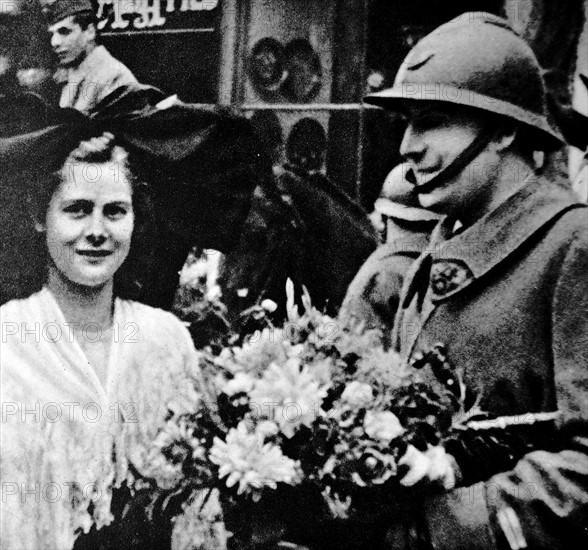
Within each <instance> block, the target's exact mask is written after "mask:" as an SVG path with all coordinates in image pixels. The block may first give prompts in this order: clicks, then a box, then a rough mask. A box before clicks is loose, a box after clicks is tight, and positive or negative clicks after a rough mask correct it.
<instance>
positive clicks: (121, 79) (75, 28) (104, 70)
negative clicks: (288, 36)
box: [43, 0, 137, 114]
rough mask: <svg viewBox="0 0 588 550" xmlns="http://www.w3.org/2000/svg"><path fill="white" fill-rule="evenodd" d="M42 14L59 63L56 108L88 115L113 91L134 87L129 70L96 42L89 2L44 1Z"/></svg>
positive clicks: (56, 76)
mask: <svg viewBox="0 0 588 550" xmlns="http://www.w3.org/2000/svg"><path fill="white" fill-rule="evenodd" d="M43 11H44V13H45V14H46V16H47V20H48V24H49V27H48V30H49V34H50V35H51V47H52V48H53V51H54V52H55V54H56V55H57V58H58V61H59V69H58V71H57V73H56V74H55V80H56V81H57V82H58V84H61V85H63V88H62V91H61V97H60V100H59V106H60V107H73V108H74V109H77V110H78V111H81V112H82V113H85V114H89V113H90V112H91V111H92V110H93V109H94V107H96V105H97V104H98V103H99V102H100V101H101V100H103V99H104V98H105V97H106V96H108V95H109V94H110V93H112V92H113V91H114V90H116V89H117V88H119V87H121V86H127V85H134V84H137V80H136V78H135V77H134V76H133V74H132V73H131V71H130V70H129V69H128V68H127V67H126V66H125V65H123V64H122V63H121V62H120V61H118V60H117V59H115V58H114V57H112V55H110V53H109V52H108V50H107V49H106V48H105V47H104V46H102V45H99V44H98V43H97V42H96V40H97V35H96V16H95V14H94V11H93V10H92V4H91V2H90V0H53V1H49V0H45V1H44V8H43Z"/></svg>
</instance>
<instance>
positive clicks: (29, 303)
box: [0, 290, 44, 322]
mask: <svg viewBox="0 0 588 550" xmlns="http://www.w3.org/2000/svg"><path fill="white" fill-rule="evenodd" d="M43 300H44V290H39V291H38V292H35V293H34V294H31V295H30V296H27V297H26V298H16V299H14V300H10V301H8V302H6V303H4V304H2V305H1V306H0V316H1V317H2V321H3V322H4V321H10V320H11V319H15V320H18V319H21V318H23V317H26V315H27V313H28V312H30V311H32V310H34V309H36V308H37V307H38V305H39V304H40V303H41V302H42V301H43Z"/></svg>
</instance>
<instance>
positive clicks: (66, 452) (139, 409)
mask: <svg viewBox="0 0 588 550" xmlns="http://www.w3.org/2000/svg"><path fill="white" fill-rule="evenodd" d="M23 210H25V211H26V208H24V205H23ZM29 210H30V212H31V215H32V218H33V220H34V227H35V230H36V232H37V234H38V236H39V237H40V238H41V239H42V241H43V242H44V243H45V249H46V264H47V278H46V283H45V286H44V287H43V288H42V289H41V290H39V291H38V292H36V293H35V294H33V295H31V296H29V297H28V298H26V299H23V300H13V301H11V302H8V303H6V304H4V305H3V306H2V307H1V308H0V315H1V321H2V327H3V331H2V337H3V342H2V354H1V371H2V410H3V430H2V433H3V441H2V481H3V488H4V489H3V499H2V548H7V549H8V548H15V549H16V548H19V549H23V548H27V549H28V548H30V549H38V548H59V549H62V548H72V547H73V545H74V542H75V539H76V535H77V534H78V533H79V532H80V531H81V530H83V531H85V532H88V531H89V529H90V528H91V526H92V525H93V524H95V525H96V527H98V528H100V527H101V526H103V525H106V524H108V523H109V522H110V520H111V509H110V502H111V493H112V488H113V487H119V486H121V485H122V484H123V483H125V482H126V484H127V485H129V486H130V487H133V484H134V482H136V481H138V480H140V479H141V478H142V477H143V476H145V477H150V478H153V477H156V478H158V479H159V480H160V481H161V480H163V481H165V476H166V472H165V471H161V472H160V471H156V469H154V467H153V462H152V458H153V455H152V454H151V461H149V462H148V461H147V460H146V456H147V454H148V451H150V450H151V451H152V449H151V447H152V442H153V441H154V439H155V437H156V435H157V433H158V431H159V430H160V428H161V427H162V426H163V424H164V423H165V421H166V415H167V414H168V409H174V408H179V407H182V406H184V404H186V405H189V403H194V399H195V398H196V394H195V388H194V380H195V379H196V378H197V376H198V359H197V355H196V352H195V350H194V347H193V344H192V342H191V340H190V337H189V334H188V332H187V330H186V329H185V327H184V326H183V325H182V324H181V322H180V321H179V320H178V319H176V318H175V317H174V316H173V315H172V314H170V313H167V312H164V311H161V310H157V309H154V308H151V307H148V306H145V305H142V304H139V303H137V302H134V301H131V300H128V299H126V298H128V297H131V296H132V294H133V291H134V290H136V289H137V288H138V286H140V278H139V277H138V276H141V275H143V274H144V273H145V263H144V261H143V260H144V258H145V256H146V251H147V250H148V249H149V248H148V242H145V238H146V227H147V221H148V220H147V214H148V211H149V209H148V200H147V193H146V189H145V188H144V187H143V185H142V184H141V183H140V182H138V181H136V180H135V179H134V178H133V177H132V175H131V173H130V170H129V161H128V155H127V153H126V152H125V150H124V149H122V148H121V147H120V146H118V145H116V141H115V139H114V137H113V136H112V135H111V134H103V135H101V136H99V137H94V138H92V139H90V140H89V141H83V142H81V143H80V144H79V146H78V147H77V148H76V149H75V150H74V151H72V152H71V153H70V154H69V156H68V158H67V159H66V161H65V163H64V164H63V166H62V168H61V169H60V170H59V171H58V172H56V173H53V174H51V176H50V177H49V178H47V181H44V182H43V185H39V186H37V188H36V189H34V190H32V192H31V196H30V201H29ZM31 268H32V269H34V268H35V266H31ZM4 413H5V414H4ZM164 462H165V461H163V460H162V461H161V463H164ZM127 542H130V539H129V541H127ZM120 545H122V546H126V545H127V544H125V543H120Z"/></svg>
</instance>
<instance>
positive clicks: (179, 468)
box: [154, 281, 480, 548]
mask: <svg viewBox="0 0 588 550" xmlns="http://www.w3.org/2000/svg"><path fill="white" fill-rule="evenodd" d="M293 294H294V293H293V285H292V283H291V282H290V281H289V282H288V288H287V295H288V303H287V311H288V322H287V323H286V324H285V325H284V326H283V327H282V328H275V327H273V326H272V325H271V324H270V323H269V322H267V323H265V326H264V323H263V320H264V317H263V311H264V308H263V307H261V306H259V307H258V308H257V309H256V311H255V312H253V313H254V315H255V316H256V318H257V320H258V322H259V325H260V326H263V328H262V329H260V330H258V331H256V332H255V333H253V334H251V335H249V336H247V337H246V338H244V339H233V340H232V342H233V343H235V342H236V343H237V344H238V345H228V346H226V347H224V348H222V349H220V352H219V353H215V350H214V349H213V348H209V349H208V350H205V351H204V352H203V353H202V356H201V366H202V371H201V375H202V376H201V378H199V379H197V380H196V379H195V380H194V381H193V384H194V388H196V390H197V393H198V399H197V401H195V402H194V403H193V404H192V406H188V407H183V408H182V410H181V411H174V410H172V409H170V412H169V421H168V423H167V426H166V428H165V430H164V431H162V432H161V433H160V436H159V437H158V439H157V441H156V442H155V445H154V460H157V459H158V458H157V457H159V460H161V457H164V459H165V461H166V464H165V465H161V464H157V465H154V466H157V467H156V468H154V470H157V471H159V472H162V471H165V472H167V473H166V476H165V479H159V480H158V484H159V485H160V486H163V487H166V488H170V487H173V488H174V493H175V494H176V495H184V498H185V501H186V503H187V504H189V503H190V502H191V501H192V500H193V499H194V498H196V496H195V495H202V491H203V490H204V489H206V490H208V491H210V494H211V495H214V498H217V499H220V501H221V502H222V503H223V506H224V510H225V521H226V520H227V517H231V516H232V517H233V519H232V520H231V521H230V522H229V523H231V525H227V527H228V528H229V530H231V531H232V532H233V537H232V538H231V539H230V540H231V541H232V542H233V547H235V548H248V547H255V540H256V537H257V540H258V541H263V540H266V538H267V537H266V536H265V535H263V534H260V533H256V532H255V527H252V525H253V526H254V525H255V523H256V522H255V519H252V517H251V515H252V514H253V515H255V514H256V513H257V512H256V510H257V511H259V510H263V509H264V506H265V508H266V511H267V512H268V514H270V513H271V515H273V516H274V517H279V515H280V513H279V512H280V510H282V511H284V512H285V513H284V515H283V516H282V517H281V519H282V520H284V521H283V522H278V523H277V524H275V523H276V522H274V525H271V524H268V522H267V521H263V520H261V519H260V520H259V521H258V522H257V524H258V525H261V526H263V525H265V528H266V530H269V531H270V532H271V533H269V534H268V533H266V535H267V536H274V535H275V536H277V537H278V538H279V536H281V535H282V534H283V533H284V532H285V529H286V528H285V524H286V523H290V526H292V524H293V523H296V522H301V521H303V519H302V517H301V516H300V513H298V515H297V514H294V513H293V512H292V508H296V510H300V509H301V508H302V509H303V508H304V507H305V506H309V507H311V508H313V513H312V514H311V515H312V516H314V517H316V516H321V515H322V516H323V517H324V516H329V517H338V518H350V517H351V518H361V517H364V518H367V517H368V516H370V517H373V512H374V506H373V505H371V506H370V502H372V503H373V502H375V501H378V499H374V496H375V495H378V498H379V497H380V496H382V498H385V499H387V500H393V499H394V494H395V490H396V489H397V488H399V487H400V485H399V472H400V471H401V470H402V460H403V459H402V457H406V456H409V457H412V458H411V460H413V462H414V461H416V462H418V460H419V459H422V460H428V461H429V462H430V461H432V460H433V461H435V463H437V464H441V465H443V464H445V462H444V459H445V455H444V453H443V447H441V446H440V445H439V443H440V442H441V441H442V440H443V439H444V438H447V437H449V436H450V435H451V434H452V433H453V432H454V430H455V427H456V426H463V423H464V421H465V420H467V419H469V418H470V417H473V416H474V415H477V414H479V413H480V411H479V409H478V408H477V406H476V399H475V395H474V394H473V393H472V392H468V390H467V389H466V388H465V386H464V384H463V382H462V381H461V379H460V377H459V375H458V373H457V372H456V371H455V369H453V367H452V366H451V365H450V364H449V363H448V362H447V361H446V358H445V357H444V350H443V348H442V347H441V346H438V347H436V348H435V349H433V350H430V351H429V352H427V353H426V354H423V355H422V356H421V357H420V358H419V359H418V360H417V361H416V362H415V364H414V365H406V364H404V363H403V362H402V361H401V360H400V358H399V356H398V355H397V354H396V353H395V352H393V351H389V350H385V349H384V348H383V347H382V344H381V341H382V339H381V334H380V333H379V331H376V330H367V331H366V330H364V327H363V326H361V325H353V324H349V325H345V326H343V325H342V324H341V323H340V322H339V321H337V320H335V319H333V318H330V317H328V316H326V315H323V314H322V313H320V312H319V311H317V310H316V309H315V308H313V306H312V304H311V301H310V297H309V296H308V294H305V295H304V298H303V308H304V311H303V312H302V313H300V312H299V311H298V308H297V307H296V306H295V305H294V298H293ZM265 305H266V307H267V308H268V309H271V304H265ZM216 351H218V350H216ZM413 367H417V368H413ZM425 367H426V368H425ZM427 376H428V377H429V379H427V380H425V378H426V377H427ZM186 410H189V412H186ZM438 469H439V471H440V472H446V471H447V468H445V470H444V467H438ZM443 480H444V483H445V484H449V483H451V482H452V480H451V479H446V477H444V478H443ZM292 488H296V489H297V490H298V489H299V490H300V491H301V492H302V493H300V492H297V490H293V489H292ZM299 494H304V495H306V496H305V497H303V498H302V501H303V504H302V506H300V501H299V502H298V504H297V505H296V506H294V507H291V508H290V510H287V511H286V510H283V509H284V506H287V504H285V503H284V501H285V500H290V503H292V499H294V500H296V499H297V498H299V499H300V497H299V496H297V495H299ZM277 495H279V498H278V497H277ZM309 495H312V496H309ZM317 496H318V497H319V498H318V500H320V502H318V503H317V502H316V497H317ZM309 499H310V500H312V499H315V502H310V500H309ZM205 502H208V501H207V500H205ZM267 503H272V504H271V505H268V504H267ZM217 508H218V506H217ZM231 509H232V510H235V509H238V510H240V514H241V516H243V515H244V514H249V518H248V520H247V521H241V522H239V521H238V520H239V514H231V512H228V513H227V511H228V510H231ZM266 519H267V518H266ZM288 519H289V520H290V521H287V520H288ZM201 523H202V522H201ZM294 530H296V529H294ZM305 530H306V531H308V524H306V525H305ZM237 541H238V542H237Z"/></svg>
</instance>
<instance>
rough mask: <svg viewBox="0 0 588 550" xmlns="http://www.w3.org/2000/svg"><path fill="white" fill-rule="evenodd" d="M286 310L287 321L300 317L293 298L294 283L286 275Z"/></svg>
mask: <svg viewBox="0 0 588 550" xmlns="http://www.w3.org/2000/svg"><path fill="white" fill-rule="evenodd" d="M286 312H287V314H288V321H297V320H298V319H300V313H298V308H297V307H296V303H295V300H294V283H293V282H292V279H290V277H288V280H287V281H286Z"/></svg>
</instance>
